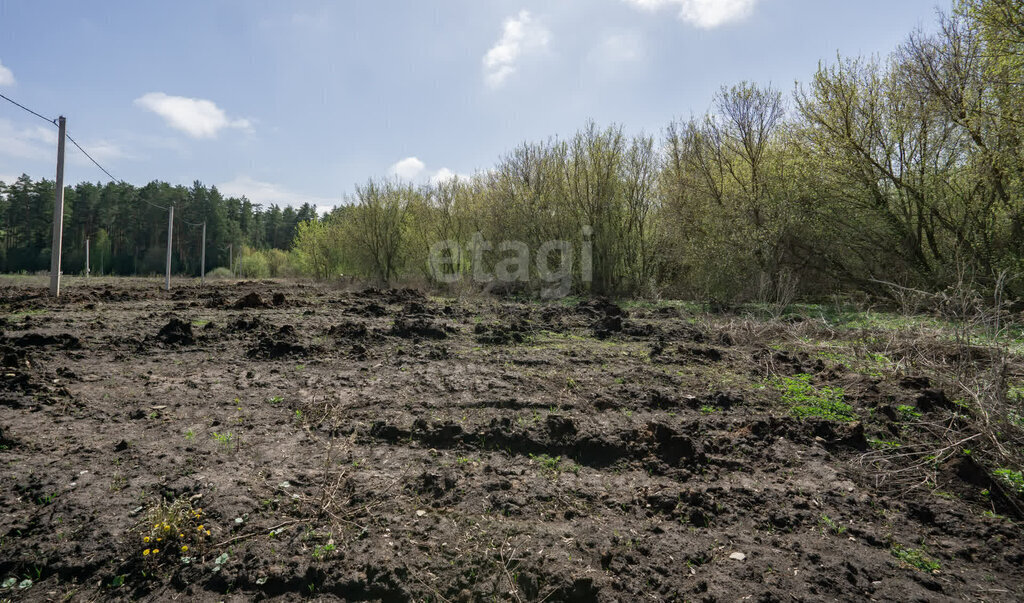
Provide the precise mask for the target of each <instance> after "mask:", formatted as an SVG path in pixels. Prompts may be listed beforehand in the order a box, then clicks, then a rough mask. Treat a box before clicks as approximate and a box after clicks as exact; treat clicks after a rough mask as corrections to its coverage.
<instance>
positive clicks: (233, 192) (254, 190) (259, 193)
mask: <svg viewBox="0 0 1024 603" xmlns="http://www.w3.org/2000/svg"><path fill="white" fill-rule="evenodd" d="M217 188H218V189H219V190H220V192H221V194H223V195H225V196H228V197H245V198H246V199H248V200H250V201H252V202H253V203H258V204H260V205H270V204H272V203H276V204H278V205H291V206H299V205H302V204H303V203H311V204H313V205H315V206H316V207H317V211H318V212H319V213H321V214H322V213H324V212H327V211H330V210H331V209H332V208H333V207H334V206H335V205H337V203H338V202H337V201H336V200H334V199H328V198H326V197H315V196H313V195H305V194H302V193H298V192H295V191H293V190H289V189H287V188H285V187H283V186H280V185H278V184H274V183H271V182H262V181H260V180H256V179H254V178H251V177H249V176H238V177H236V178H235V179H234V180H231V181H230V182H225V183H223V184H218V185H217Z"/></svg>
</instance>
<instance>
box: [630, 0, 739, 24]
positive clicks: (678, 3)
mask: <svg viewBox="0 0 1024 603" xmlns="http://www.w3.org/2000/svg"><path fill="white" fill-rule="evenodd" d="M758 1H759V0H625V2H628V3H630V4H632V5H634V6H636V7H639V8H642V9H646V10H651V11H655V10H660V9H663V8H671V7H675V8H677V9H678V10H679V18H680V19H682V20H683V21H686V22H687V23H689V24H691V25H694V26H696V27H700V28H703V29H714V28H715V27H718V26H720V25H725V24H726V23H730V22H733V21H739V20H741V19H744V18H746V17H748V16H749V15H750V14H751V13H752V12H753V11H754V6H755V5H756V4H757V3H758Z"/></svg>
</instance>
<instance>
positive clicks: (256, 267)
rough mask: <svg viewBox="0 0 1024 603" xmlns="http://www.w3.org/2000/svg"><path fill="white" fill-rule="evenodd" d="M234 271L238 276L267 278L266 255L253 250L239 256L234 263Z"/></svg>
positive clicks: (267, 265) (268, 269)
mask: <svg viewBox="0 0 1024 603" xmlns="http://www.w3.org/2000/svg"><path fill="white" fill-rule="evenodd" d="M235 271H236V273H237V275H238V277H239V278H269V277H270V266H269V264H268V263H267V258H266V256H265V255H264V254H263V253H262V252H259V251H253V252H251V253H248V254H246V255H243V256H242V257H241V258H239V260H238V262H237V263H236V264H235Z"/></svg>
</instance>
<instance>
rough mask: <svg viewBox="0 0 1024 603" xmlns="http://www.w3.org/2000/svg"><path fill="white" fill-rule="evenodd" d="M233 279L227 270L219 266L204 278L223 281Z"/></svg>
mask: <svg viewBox="0 0 1024 603" xmlns="http://www.w3.org/2000/svg"><path fill="white" fill-rule="evenodd" d="M233 277H234V275H233V274H231V271H230V270H228V269H227V268H225V267H223V266H221V267H220V268H214V269H213V270H211V271H209V272H207V273H206V278H212V279H223V278H233Z"/></svg>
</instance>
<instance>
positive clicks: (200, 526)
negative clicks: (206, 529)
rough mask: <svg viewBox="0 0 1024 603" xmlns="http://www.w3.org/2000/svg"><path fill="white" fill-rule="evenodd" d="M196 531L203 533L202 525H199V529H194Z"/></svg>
mask: <svg viewBox="0 0 1024 603" xmlns="http://www.w3.org/2000/svg"><path fill="white" fill-rule="evenodd" d="M196 530H198V531H200V532H202V531H203V524H199V527H198V528H196Z"/></svg>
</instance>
